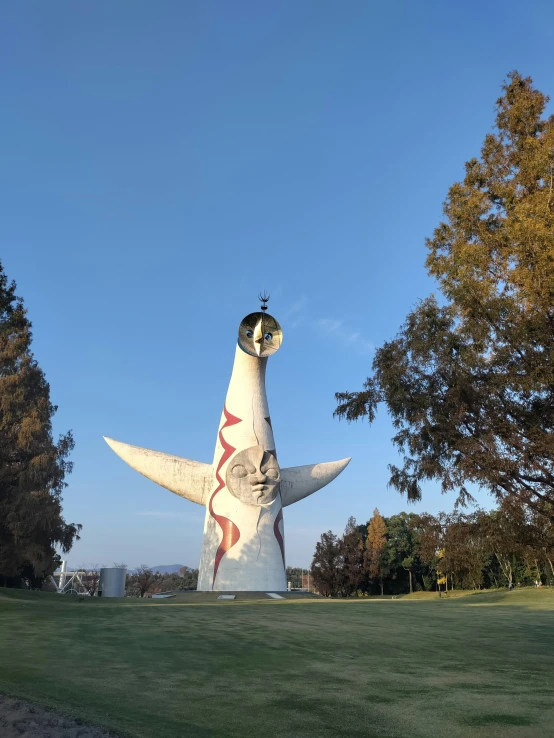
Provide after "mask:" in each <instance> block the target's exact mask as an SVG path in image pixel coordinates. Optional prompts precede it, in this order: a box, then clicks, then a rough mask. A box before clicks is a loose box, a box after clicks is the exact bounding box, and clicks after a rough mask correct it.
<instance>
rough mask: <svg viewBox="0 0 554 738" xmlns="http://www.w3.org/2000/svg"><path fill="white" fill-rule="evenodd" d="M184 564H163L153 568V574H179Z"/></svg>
mask: <svg viewBox="0 0 554 738" xmlns="http://www.w3.org/2000/svg"><path fill="white" fill-rule="evenodd" d="M183 566H184V564H162V565H161V566H151V567H150V568H151V569H152V571H153V572H157V573H158V574H177V573H178V571H179V569H182V568H183Z"/></svg>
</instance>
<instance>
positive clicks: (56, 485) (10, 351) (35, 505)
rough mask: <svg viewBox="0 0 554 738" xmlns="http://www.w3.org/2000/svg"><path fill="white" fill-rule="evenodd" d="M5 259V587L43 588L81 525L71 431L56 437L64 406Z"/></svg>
mask: <svg viewBox="0 0 554 738" xmlns="http://www.w3.org/2000/svg"><path fill="white" fill-rule="evenodd" d="M15 290H16V285H15V282H11V283H10V282H9V281H8V278H7V276H6V274H5V273H4V270H3V267H2V263H1V262H0V585H4V586H6V585H7V586H10V585H12V586H13V585H17V584H18V583H19V582H21V581H22V580H27V581H28V582H29V583H30V584H31V586H37V585H38V584H40V582H41V581H42V580H43V579H44V578H45V577H46V576H48V574H50V573H51V572H53V571H54V570H55V568H56V566H57V565H58V561H59V558H58V556H57V554H56V547H58V548H60V549H61V550H62V551H64V552H67V551H69V549H70V548H71V546H72V544H73V541H74V540H75V538H77V537H78V532H79V530H80V529H81V526H80V525H75V524H68V523H66V522H65V520H64V519H63V517H62V506H61V505H62V497H61V493H62V490H63V488H64V487H65V486H66V484H65V481H64V479H65V475H66V474H68V473H69V472H70V471H71V466H72V465H71V462H70V461H68V460H67V458H68V456H69V454H70V452H71V450H72V449H73V445H74V444H73V437H72V435H71V432H68V433H66V434H65V435H62V436H60V438H59V439H58V441H57V442H55V441H54V439H53V436H52V417H53V415H54V413H55V412H56V410H57V408H56V406H54V405H53V404H52V403H51V401H50V387H49V385H48V382H47V381H46V379H45V376H44V374H43V372H42V370H41V369H40V367H39V366H38V364H37V362H36V360H35V359H34V357H33V354H32V352H31V339H32V335H31V323H30V321H29V319H28V318H27V311H26V310H25V307H24V305H23V301H22V299H21V298H19V297H17V296H16V294H15Z"/></svg>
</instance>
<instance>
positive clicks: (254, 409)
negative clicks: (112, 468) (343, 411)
mask: <svg viewBox="0 0 554 738" xmlns="http://www.w3.org/2000/svg"><path fill="white" fill-rule="evenodd" d="M260 299H261V301H262V308H261V310H262V311H261V312H258V313H251V314H250V315H247V316H246V318H244V320H243V321H242V323H241V324H240V326H239V336H238V344H237V348H236V352H235V363H234V365H233V373H232V375H231V381H230V383H229V389H228V390H227V397H226V399H225V405H224V407H223V413H222V416H221V421H220V423H219V432H218V435H217V442H216V446H215V454H214V460H213V464H203V463H201V462H199V461H191V460H189V459H183V458H181V457H179V456H171V455H169V454H164V453H161V452H160V451H150V450H149V449H145V448H140V447H138V446H130V445H129V444H126V443H121V442H120V441H115V440H113V439H112V438H105V440H106V442H107V443H108V445H109V446H110V447H111V448H112V449H113V450H114V451H115V453H116V454H117V455H118V456H120V457H121V458H122V459H123V461H125V462H127V464H129V466H131V467H132V468H133V469H136V471H138V472H140V473H141V474H143V475H144V476H145V477H148V479H151V480H152V481H153V482H156V483H157V484H159V485H161V486H162V487H165V488H166V489H168V490H170V491H171V492H174V493H175V494H177V495H179V496H180V497H184V498H185V499H187V500H190V501H191V502H196V503H198V504H199V505H204V506H205V508H206V518H205V523H204V538H203V543H202V555H201V559H200V574H199V579H198V589H199V590H218V591H224V592H225V591H227V592H229V591H264V592H268V591H269V592H275V591H277V592H279V591H284V590H286V588H287V582H286V576H285V544H284V537H285V536H284V526H283V508H284V507H287V505H292V504H293V503H294V502H298V501H299V500H301V499H303V498H304V497H307V496H308V495H311V494H312V493H313V492H316V491H317V490H318V489H321V488H322V487H324V486H325V485H326V484H329V482H331V481H332V480H333V479H334V478H335V477H336V476H338V474H340V472H341V471H342V470H343V469H344V468H345V467H346V465H347V464H348V462H349V461H350V459H349V458H348V459H342V460H341V461H332V462H328V463H324V464H309V465H307V466H296V467H290V468H287V469H282V468H281V467H280V466H279V463H278V461H277V453H276V448H275V441H274V440H273V430H272V427H271V418H270V415H269V408H268V404H267V397H266V391H265V371H266V366H267V360H268V357H269V356H271V354H274V353H275V352H276V351H277V350H278V349H279V348H280V346H281V342H282V337H283V334H282V330H281V326H280V325H279V323H278V322H277V321H276V320H275V318H273V317H272V316H271V315H268V314H267V313H266V311H267V301H268V299H269V297H266V296H265V295H264V296H261V297H260Z"/></svg>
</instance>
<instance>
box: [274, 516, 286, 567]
mask: <svg viewBox="0 0 554 738" xmlns="http://www.w3.org/2000/svg"><path fill="white" fill-rule="evenodd" d="M282 519H283V508H281V509H280V510H279V514H278V515H277V517H276V518H275V522H274V523H273V532H274V533H275V538H276V539H277V543H278V544H279V548H280V549H281V556H282V557H283V566H285V542H284V540H283V536H282V535H281V531H280V530H279V523H280V522H281V520H282Z"/></svg>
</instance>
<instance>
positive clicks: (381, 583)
mask: <svg viewBox="0 0 554 738" xmlns="http://www.w3.org/2000/svg"><path fill="white" fill-rule="evenodd" d="M379 583H380V585H381V597H382V596H383V577H381V579H380V580H379Z"/></svg>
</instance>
